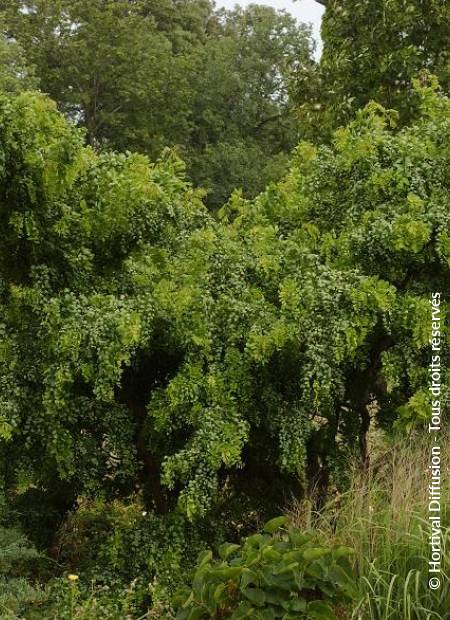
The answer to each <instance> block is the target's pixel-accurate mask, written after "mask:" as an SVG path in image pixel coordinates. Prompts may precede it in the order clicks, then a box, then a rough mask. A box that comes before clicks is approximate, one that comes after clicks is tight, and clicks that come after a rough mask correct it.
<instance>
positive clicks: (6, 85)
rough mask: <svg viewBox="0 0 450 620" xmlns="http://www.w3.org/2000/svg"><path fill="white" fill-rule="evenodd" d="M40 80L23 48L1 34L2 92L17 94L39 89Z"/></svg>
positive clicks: (0, 86) (0, 85) (0, 78)
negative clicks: (28, 61)
mask: <svg viewBox="0 0 450 620" xmlns="http://www.w3.org/2000/svg"><path fill="white" fill-rule="evenodd" d="M37 85H38V80H37V78H36V77H35V75H34V72H33V70H32V68H31V67H30V66H29V65H28V64H27V61H26V59H25V54H24V52H23V49H22V48H21V46H20V45H19V44H18V43H17V42H16V41H13V40H11V39H8V38H7V37H6V36H5V35H4V34H3V33H2V34H0V91H1V92H6V93H15V92H19V91H21V90H27V89H28V90H30V89H34V88H37Z"/></svg>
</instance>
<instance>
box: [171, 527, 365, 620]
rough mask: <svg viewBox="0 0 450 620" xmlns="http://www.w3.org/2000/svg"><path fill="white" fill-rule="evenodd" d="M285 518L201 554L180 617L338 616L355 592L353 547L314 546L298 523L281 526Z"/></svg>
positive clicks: (324, 618) (322, 619) (325, 619)
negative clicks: (216, 552) (216, 555)
mask: <svg viewBox="0 0 450 620" xmlns="http://www.w3.org/2000/svg"><path fill="white" fill-rule="evenodd" d="M286 520H287V519H286V518H285V517H278V518H275V519H273V520H271V521H269V522H268V523H267V524H266V526H265V527H264V532H263V533H262V534H254V535H252V536H249V537H248V538H246V539H245V540H244V541H243V542H242V544H241V545H238V544H229V543H224V544H223V545H221V546H220V547H219V556H220V559H217V560H214V559H213V555H212V553H211V551H206V552H204V553H202V554H201V556H200V557H199V559H198V564H197V567H196V570H195V573H194V575H193V580H192V589H191V590H190V591H188V592H187V593H186V594H185V595H184V596H183V595H181V594H180V595H179V598H178V600H179V602H178V605H177V609H178V613H177V615H176V618H177V619H179V620H187V619H191V620H193V619H194V618H198V619H201V618H205V619H206V618H236V619H237V618H250V617H251V618H261V619H263V618H284V619H285V620H288V619H290V618H310V619H316V620H328V619H329V620H332V619H334V618H336V615H335V610H336V609H337V605H339V604H347V603H349V602H350V601H351V600H352V599H354V598H355V596H356V592H357V589H356V586H355V584H354V581H353V577H352V572H351V566H350V562H349V560H348V556H349V555H351V553H352V549H350V548H348V547H343V546H337V547H334V548H330V547H319V546H316V544H315V542H314V540H313V538H312V537H310V536H308V535H305V534H302V533H301V532H300V530H298V529H296V528H292V527H287V528H283V529H281V530H280V528H282V526H283V525H284V524H285V523H286ZM342 609H343V607H342Z"/></svg>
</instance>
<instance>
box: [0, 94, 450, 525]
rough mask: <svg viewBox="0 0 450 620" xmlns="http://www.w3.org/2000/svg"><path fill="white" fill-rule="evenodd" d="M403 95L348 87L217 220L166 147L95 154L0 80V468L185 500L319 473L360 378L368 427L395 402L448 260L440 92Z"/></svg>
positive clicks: (341, 444) (197, 511) (420, 362)
mask: <svg viewBox="0 0 450 620" xmlns="http://www.w3.org/2000/svg"><path fill="white" fill-rule="evenodd" d="M421 96H422V98H423V102H424V103H423V106H424V116H423V119H422V120H421V121H420V123H418V124H417V125H416V126H413V127H412V128H410V129H405V130H403V131H402V132H400V133H397V134H394V133H392V131H391V130H390V128H389V125H388V122H387V120H389V115H388V116H387V120H386V113H385V112H384V111H383V110H382V109H380V108H378V107H374V106H372V107H369V108H368V109H366V110H364V111H363V112H361V113H360V114H359V115H358V118H357V120H356V121H355V122H354V123H352V124H351V125H350V126H349V127H348V128H346V129H345V130H344V129H343V130H340V131H339V132H337V133H336V136H335V142H334V145H333V146H332V147H321V148H320V149H319V150H316V149H314V148H313V147H311V146H310V145H306V144H303V145H302V146H301V147H299V149H298V151H297V155H296V160H295V162H294V165H293V168H292V171H291V173H290V175H289V176H288V177H287V178H286V180H285V181H284V182H283V183H281V184H280V185H279V186H278V187H273V186H272V187H270V188H269V189H268V190H267V191H266V192H265V193H264V194H262V195H261V196H260V197H258V198H257V199H256V200H255V201H254V202H249V201H246V200H244V199H242V197H240V196H239V195H238V194H236V195H235V196H234V197H233V199H232V200H231V201H230V203H229V204H228V205H226V207H225V208H224V210H223V212H222V214H221V219H219V220H215V219H213V218H211V217H210V216H208V214H207V212H206V211H205V209H204V207H203V205H202V203H201V196H200V194H198V193H197V192H195V191H193V190H192V189H191V188H190V186H189V185H188V184H187V183H186V181H185V180H184V178H183V170H182V165H181V163H180V162H179V161H178V160H176V159H174V158H173V157H170V156H168V157H166V159H164V160H163V161H160V162H158V163H157V164H155V165H150V164H149V162H148V160H147V159H146V158H145V157H144V156H141V155H133V154H127V155H118V154H102V155H96V154H94V153H93V151H92V150H90V149H89V148H84V147H82V136H81V135H80V134H79V132H78V131H76V130H75V129H74V128H73V127H71V126H70V125H67V124H66V122H65V121H64V120H63V118H62V117H61V116H60V115H59V114H58V113H57V112H56V110H55V109H54V108H53V107H52V106H51V104H49V103H48V101H47V100H46V99H45V98H43V97H39V96H36V95H23V96H19V97H18V98H16V99H10V100H8V99H4V100H3V103H2V107H1V123H2V127H3V131H2V143H1V150H2V153H3V161H4V166H3V169H2V173H1V174H2V194H1V196H0V202H1V209H2V219H1V222H2V223H1V227H2V228H1V233H2V238H3V240H4V243H3V251H2V254H1V256H0V269H1V274H2V280H3V285H2V286H3V292H2V302H3V308H4V310H3V316H4V319H3V321H4V323H3V327H2V329H3V333H4V340H3V345H2V357H1V363H2V369H3V370H2V375H1V376H2V401H3V403H4V404H3V408H2V414H3V416H4V420H3V428H4V439H5V441H4V454H5V455H6V454H8V458H7V461H8V468H7V470H5V476H6V484H7V485H8V487H9V488H13V487H14V485H15V484H17V480H18V476H19V474H20V472H21V471H23V470H26V471H28V473H29V475H30V476H31V479H32V480H33V482H34V484H35V485H37V487H40V488H45V487H47V486H48V485H49V484H51V485H55V484H62V483H63V482H64V484H68V485H69V487H70V489H71V493H72V500H70V496H68V497H67V502H68V505H70V501H72V502H73V501H74V499H75V498H76V496H77V494H78V493H91V494H92V493H95V494H99V493H101V494H102V495H103V496H104V497H109V496H111V495H115V494H117V493H118V494H122V495H123V494H128V493H130V492H131V491H133V490H134V489H135V486H136V484H138V485H140V486H141V488H142V490H143V493H144V498H145V501H146V505H147V507H149V508H154V509H156V510H157V511H158V512H159V513H161V514H163V513H167V512H168V511H171V510H172V509H173V508H175V506H176V505H178V507H179V508H180V509H181V510H182V511H184V512H185V513H186V514H187V515H188V516H189V518H190V519H195V518H196V517H198V516H202V515H204V514H206V512H207V511H208V510H210V509H211V507H212V506H214V504H215V503H216V502H217V501H218V500H219V498H220V496H219V493H218V489H219V487H220V485H221V483H223V482H225V480H227V477H228V476H232V478H231V479H232V485H234V487H235V488H236V489H239V488H240V487H241V488H242V486H243V485H245V481H246V478H247V477H250V478H252V477H253V480H255V476H256V480H260V481H261V480H263V481H264V484H265V485H267V484H270V480H273V479H274V477H275V476H279V475H280V474H281V475H282V476H283V487H284V491H288V492H296V491H298V490H299V486H298V485H299V482H301V483H304V482H305V481H308V483H309V484H311V485H313V486H314V485H317V484H318V485H319V487H320V485H325V486H326V484H327V477H328V475H329V471H330V468H331V467H332V464H333V463H337V462H338V461H339V460H340V459H341V458H344V457H345V455H346V454H347V452H348V450H349V449H350V450H353V451H356V450H357V446H358V443H359V445H360V447H361V449H362V450H363V440H364V434H365V432H366V430H367V425H368V424H369V423H370V419H368V412H367V406H368V405H369V404H370V403H371V401H372V400H373V399H374V398H375V399H376V400H377V402H378V403H379V404H380V405H381V409H380V421H381V422H382V423H384V424H386V425H392V423H393V422H394V421H395V420H396V418H397V416H398V414H399V413H400V414H402V411H404V409H402V407H404V406H405V405H407V403H409V407H413V406H414V403H415V402H416V403H417V402H418V400H417V399H419V396H418V395H419V394H421V393H423V390H424V389H425V390H426V389H427V380H428V374H427V364H428V356H427V346H428V328H429V320H430V313H429V301H428V297H429V291H430V287H431V288H432V289H433V290H436V291H441V290H443V288H444V286H445V284H444V283H445V281H446V278H447V277H448V269H449V267H448V260H447V256H446V254H445V249H444V251H442V250H441V248H442V245H440V243H439V241H438V239H441V238H442V235H443V234H448V230H449V212H450V211H449V208H448V179H449V175H448V161H449V158H448V147H447V144H448V143H449V141H447V140H446V138H445V136H447V135H448V134H450V125H449V120H448V119H449V114H448V110H449V103H448V100H446V99H444V98H440V97H439V96H438V95H436V94H435V93H434V91H433V90H432V89H431V88H430V89H427V90H425V91H423V92H422V95H421ZM441 315H442V317H443V321H446V320H447V319H446V317H447V316H448V312H447V302H446V301H445V300H444V299H442V302H441ZM447 333H448V332H447ZM444 334H445V330H444ZM444 338H447V336H445V335H444ZM444 355H447V349H446V348H445V347H444V345H443V356H444ZM443 361H444V358H443ZM443 366H446V367H449V366H450V365H449V364H444V363H443ZM443 383H445V382H443ZM447 398H448V394H447V392H445V393H444V394H443V403H445V402H447V401H446V399H447ZM411 399H413V400H411ZM416 409H417V407H416ZM31 421H32V423H31ZM10 437H13V438H14V442H11V441H8V439H9V438H10ZM19 460H20V468H19V466H18V463H19ZM256 484H258V482H257V483H256ZM282 492H283V491H282ZM268 499H269V498H268ZM272 499H274V500H275V501H274V504H273V505H272V508H270V509H269V512H270V510H274V509H275V506H276V503H277V501H279V500H277V499H275V498H272ZM61 509H63V507H61ZM65 509H66V508H64V510H65Z"/></svg>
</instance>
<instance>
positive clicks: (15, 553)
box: [0, 525, 46, 620]
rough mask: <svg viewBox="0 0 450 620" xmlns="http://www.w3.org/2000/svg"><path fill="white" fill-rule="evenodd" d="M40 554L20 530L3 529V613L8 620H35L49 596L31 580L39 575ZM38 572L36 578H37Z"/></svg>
mask: <svg viewBox="0 0 450 620" xmlns="http://www.w3.org/2000/svg"><path fill="white" fill-rule="evenodd" d="M39 561H40V555H39V554H38V552H37V551H36V549H35V548H34V547H32V546H31V545H30V543H29V541H28V540H27V539H26V537H25V536H24V535H23V534H22V533H21V532H20V531H19V530H17V529H15V528H11V527H8V528H7V527H4V526H3V525H2V526H0V610H1V611H0V613H1V617H2V618H4V619H5V620H7V619H11V620H13V619H19V618H22V617H23V616H22V614H23V613H24V611H25V610H27V611H28V613H29V614H30V615H29V616H27V617H30V618H34V617H35V616H34V615H33V613H34V611H36V610H38V609H39V608H40V606H41V605H42V604H43V602H44V601H45V599H46V596H45V594H44V592H43V590H41V588H40V587H39V586H38V587H36V586H35V585H33V583H32V582H31V581H30V577H33V576H37V573H38V563H39ZM33 573H34V575H33Z"/></svg>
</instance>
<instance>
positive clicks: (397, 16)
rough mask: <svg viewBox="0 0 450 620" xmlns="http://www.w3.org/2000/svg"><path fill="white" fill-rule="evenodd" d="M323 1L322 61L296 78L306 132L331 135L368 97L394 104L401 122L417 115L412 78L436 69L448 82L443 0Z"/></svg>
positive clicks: (448, 22) (449, 14) (449, 31)
mask: <svg viewBox="0 0 450 620" xmlns="http://www.w3.org/2000/svg"><path fill="white" fill-rule="evenodd" d="M320 2H321V4H324V5H325V6H326V11H325V14H324V16H323V19H322V29H321V35H322V39H323V54H322V57H321V59H320V67H319V68H318V69H317V70H315V71H312V72H311V71H306V72H305V71H302V72H299V73H298V77H297V89H298V95H297V101H298V107H299V113H300V115H301V117H302V119H303V121H304V122H303V124H302V129H303V132H304V135H305V136H306V137H309V136H311V135H312V136H314V138H321V139H325V140H327V141H328V140H330V138H332V132H333V130H334V129H336V128H337V127H339V126H343V125H346V124H347V123H348V122H349V121H350V120H351V119H353V118H354V116H355V114H356V112H357V111H358V110H359V109H361V108H362V107H364V106H365V105H366V104H367V103H369V102H370V101H376V102H377V103H379V104H381V105H383V106H384V107H385V108H387V109H394V110H397V112H398V113H399V117H400V123H401V124H402V125H404V124H409V123H410V122H412V121H413V120H414V119H416V118H417V117H418V116H419V115H420V100H419V98H418V97H417V94H416V93H415V91H414V88H413V80H414V79H416V78H419V77H420V76H422V77H421V79H422V81H424V82H425V81H426V75H425V73H424V72H425V71H430V72H431V73H433V74H436V75H437V76H438V78H439V82H440V84H441V88H442V90H443V92H444V93H445V94H448V93H449V87H450V44H449V41H450V8H449V5H448V2H446V0H379V1H374V0H320Z"/></svg>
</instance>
